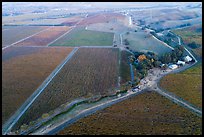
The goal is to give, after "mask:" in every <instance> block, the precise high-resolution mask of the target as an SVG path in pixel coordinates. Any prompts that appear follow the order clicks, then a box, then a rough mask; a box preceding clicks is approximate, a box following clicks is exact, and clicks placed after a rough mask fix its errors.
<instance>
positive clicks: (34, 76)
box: [2, 47, 72, 123]
mask: <svg viewBox="0 0 204 137" xmlns="http://www.w3.org/2000/svg"><path fill="white" fill-rule="evenodd" d="M71 51H72V48H66V47H62V48H59V47H51V48H34V47H10V48H8V49H5V50H4V51H3V53H2V59H3V60H2V123H4V122H5V121H6V120H7V119H9V117H10V116H12V115H13V114H14V112H15V111H16V110H17V109H18V108H19V107H20V106H21V105H22V104H23V103H24V101H25V100H26V99H27V98H28V97H29V96H30V95H31V94H32V93H33V92H34V91H35V90H36V89H37V88H38V86H40V85H41V83H42V82H43V81H44V80H45V79H46V78H47V77H48V76H49V74H50V73H51V72H52V71H53V70H54V69H55V68H56V67H57V65H59V64H60V63H61V61H63V60H64V59H65V57H66V56H67V55H68V54H69V53H70V52H71Z"/></svg>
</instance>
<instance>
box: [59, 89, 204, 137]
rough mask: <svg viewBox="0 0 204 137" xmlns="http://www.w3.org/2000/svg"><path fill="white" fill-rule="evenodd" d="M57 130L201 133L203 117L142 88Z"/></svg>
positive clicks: (125, 133) (71, 131)
mask: <svg viewBox="0 0 204 137" xmlns="http://www.w3.org/2000/svg"><path fill="white" fill-rule="evenodd" d="M58 134H59V135H82V134H83V135H85V134H88V135H99V134H100V135H101V134H105V135H119V134H124V135H167V134H168V135H175V134H183V135H192V134H196V135H201V134H202V118H200V117H198V116H196V115H194V114H193V113H191V112H190V111H188V110H187V109H185V108H182V107H180V106H178V105H176V104H174V103H172V102H171V101H169V100H168V99H166V98H164V97H163V96H161V95H159V94H157V93H155V92H144V93H142V94H140V95H138V96H135V97H132V98H130V99H128V100H125V101H122V102H120V103H117V104H115V105H112V106H110V107H108V108H106V109H104V110H102V111H99V112H97V113H95V114H92V115H90V116H87V117H85V118H83V119H80V120H79V121H77V122H76V123H74V124H73V125H70V126H69V127H66V128H65V129H64V130H62V131H60V132H59V133H58Z"/></svg>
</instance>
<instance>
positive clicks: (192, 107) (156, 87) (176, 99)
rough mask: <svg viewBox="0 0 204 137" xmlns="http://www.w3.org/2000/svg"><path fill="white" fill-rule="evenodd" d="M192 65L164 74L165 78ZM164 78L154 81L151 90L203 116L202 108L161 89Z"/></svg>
mask: <svg viewBox="0 0 204 137" xmlns="http://www.w3.org/2000/svg"><path fill="white" fill-rule="evenodd" d="M194 64H195V63H194ZM194 64H192V65H194ZM192 65H186V66H184V67H181V68H180V69H176V70H173V71H171V72H168V73H166V74H164V75H163V76H165V75H167V74H170V73H178V72H181V71H184V70H186V69H187V68H189V67H192ZM163 76H161V77H159V78H158V79H156V80H154V83H153V84H152V86H150V89H151V90H154V91H156V92H157V93H159V94H161V95H162V96H165V97H167V98H168V99H170V100H171V101H173V102H175V103H177V104H179V105H181V106H182V107H185V108H187V109H189V110H190V111H192V112H194V113H196V114H197V115H198V116H202V110H200V108H198V107H196V106H195V105H192V104H191V103H190V102H188V101H186V100H184V99H182V98H181V97H179V96H177V95H175V94H174V93H172V92H169V91H166V90H164V89H163V88H161V87H160V86H159V84H158V83H159V81H160V80H161V78H162V77H163Z"/></svg>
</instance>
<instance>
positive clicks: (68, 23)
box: [61, 16, 82, 26]
mask: <svg viewBox="0 0 204 137" xmlns="http://www.w3.org/2000/svg"><path fill="white" fill-rule="evenodd" d="M81 19H82V17H81V16H74V17H69V18H67V20H65V21H64V22H62V23H61V25H65V26H73V25H75V24H76V23H77V22H79V21H80V20H81Z"/></svg>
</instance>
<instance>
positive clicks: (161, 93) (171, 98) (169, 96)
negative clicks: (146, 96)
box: [155, 87, 202, 116]
mask: <svg viewBox="0 0 204 137" xmlns="http://www.w3.org/2000/svg"><path fill="white" fill-rule="evenodd" d="M155 91H156V92H157V93H159V94H160V95H162V96H165V97H167V98H168V99H170V100H172V101H173V102H175V103H177V104H181V105H182V106H183V107H187V108H189V109H190V110H193V111H194V112H196V113H198V114H199V116H200V115H202V111H200V110H198V109H197V108H195V107H194V106H192V105H191V104H190V103H189V104H187V102H185V101H183V100H181V99H178V98H176V97H174V96H172V95H170V94H168V93H166V92H164V91H163V89H160V87H159V90H155ZM175 96H176V95H175Z"/></svg>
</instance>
